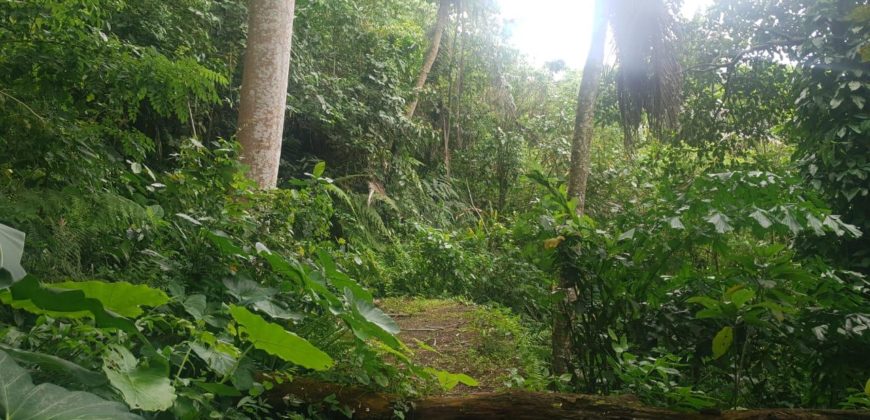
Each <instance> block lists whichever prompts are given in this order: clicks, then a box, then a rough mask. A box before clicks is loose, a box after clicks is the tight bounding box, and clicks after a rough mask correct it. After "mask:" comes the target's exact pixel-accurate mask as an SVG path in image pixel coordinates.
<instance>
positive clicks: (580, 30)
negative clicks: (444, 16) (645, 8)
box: [497, 0, 713, 68]
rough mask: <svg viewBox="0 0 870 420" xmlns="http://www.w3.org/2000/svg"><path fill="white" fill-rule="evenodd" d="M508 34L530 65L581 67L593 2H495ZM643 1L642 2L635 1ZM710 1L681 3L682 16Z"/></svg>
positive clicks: (561, 0) (574, 0) (505, 0)
mask: <svg viewBox="0 0 870 420" xmlns="http://www.w3.org/2000/svg"><path fill="white" fill-rule="evenodd" d="M497 1H498V3H499V6H500V7H501V12H502V13H501V14H502V17H503V18H504V20H505V28H506V29H507V30H508V33H510V34H511V37H510V39H511V43H512V44H513V45H514V46H515V47H516V48H518V49H519V50H520V51H522V52H523V53H525V54H526V55H527V56H528V57H529V58H530V59H531V61H532V62H533V63H535V64H543V63H546V62H548V61H552V60H558V59H562V60H565V63H566V64H567V65H568V66H569V67H574V68H578V67H580V66H581V65H582V64H583V60H584V59H585V57H586V51H587V50H588V49H589V35H590V32H591V28H590V26H591V25H592V10H593V4H594V3H595V0H497ZM637 1H646V0H637ZM712 1H713V0H684V1H683V10H682V13H683V15H684V16H686V17H691V16H693V15H694V14H695V13H696V12H697V11H699V10H703V9H704V8H706V7H708V6H709V5H710V4H711V3H712Z"/></svg>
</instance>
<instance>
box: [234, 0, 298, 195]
mask: <svg viewBox="0 0 870 420" xmlns="http://www.w3.org/2000/svg"><path fill="white" fill-rule="evenodd" d="M295 6H296V1H295V0H250V2H249V4H248V46H247V49H246V50H245V64H244V65H245V67H244V73H243V74H242V89H241V90H242V92H241V105H240V107H239V133H238V137H239V142H240V143H241V145H242V156H241V157H242V162H243V163H245V164H246V165H248V166H249V167H250V168H251V169H250V172H249V173H248V176H249V177H250V178H251V179H253V180H254V181H256V182H257V184H258V185H259V186H260V188H264V189H265V188H275V186H276V185H277V183H278V164H279V163H280V161H281V138H282V135H283V132H284V114H285V110H286V107H287V78H288V75H289V72H290V46H291V38H292V36H293V11H294V9H295Z"/></svg>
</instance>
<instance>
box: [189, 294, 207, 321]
mask: <svg viewBox="0 0 870 420" xmlns="http://www.w3.org/2000/svg"><path fill="white" fill-rule="evenodd" d="M206 308H208V302H207V300H206V297H205V295H190V296H188V297H187V299H185V300H184V311H185V312H187V313H188V314H190V316H192V317H193V319H195V320H197V321H199V320H200V319H202V317H204V316H205V311H206Z"/></svg>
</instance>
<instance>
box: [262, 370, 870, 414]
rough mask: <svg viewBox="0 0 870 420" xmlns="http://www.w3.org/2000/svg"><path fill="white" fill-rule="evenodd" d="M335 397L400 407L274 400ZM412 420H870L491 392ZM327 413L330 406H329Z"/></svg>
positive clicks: (379, 396) (436, 401)
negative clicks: (691, 409) (679, 408)
mask: <svg viewBox="0 0 870 420" xmlns="http://www.w3.org/2000/svg"><path fill="white" fill-rule="evenodd" d="M331 395H334V396H335V399H336V400H337V401H338V402H339V403H340V404H342V405H345V406H346V407H347V408H349V409H351V410H353V413H354V414H353V418H355V419H389V418H393V416H394V410H395V409H397V407H398V405H397V403H401V402H402V400H401V399H400V398H398V397H396V396H395V395H390V394H384V393H376V392H372V391H368V390H365V389H362V388H358V387H351V386H342V385H337V384H331V383H324V382H317V381H311V380H305V379H301V380H296V381H294V382H293V383H289V384H283V385H279V386H277V387H275V388H274V389H272V390H271V391H270V393H269V398H270V400H271V402H272V404H273V406H274V407H275V409H280V408H281V407H286V403H287V402H288V401H303V402H306V403H310V404H321V403H322V402H323V400H324V399H325V398H327V397H329V396H331ZM402 405H404V406H405V407H408V408H409V409H410V411H409V412H408V413H407V414H406V418H409V419H426V420H444V419H468V420H473V419H517V420H525V419H568V420H573V419H698V420H719V419H722V420H761V419H765V420H770V419H813V420H826V419H830V420H846V419H855V420H860V419H867V420H870V411H850V410H814V409H759V410H746V411H723V412H712V411H711V412H708V413H681V412H676V411H670V410H665V409H661V408H654V407H649V406H645V405H643V404H642V403H641V402H640V401H639V400H638V399H637V398H635V397H633V396H628V395H623V396H597V395H582V394H561V393H552V392H530V391H509V392H488V393H475V394H467V395H443V396H437V395H436V396H429V397H424V398H420V399H416V400H410V401H404V404H402ZM324 408H326V407H324Z"/></svg>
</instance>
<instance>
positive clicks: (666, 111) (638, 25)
mask: <svg viewBox="0 0 870 420" xmlns="http://www.w3.org/2000/svg"><path fill="white" fill-rule="evenodd" d="M611 1H612V3H611V5H610V23H611V29H612V30H613V37H614V43H615V46H616V50H617V59H618V70H617V75H616V79H617V97H618V102H619V111H620V115H621V118H622V126H623V130H625V146H626V149H627V150H631V149H632V147H633V143H634V138H635V135H636V134H637V130H638V129H639V128H640V125H641V122H642V119H643V116H644V115H646V116H647V122H648V124H649V128H650V129H651V130H652V132H653V133H655V134H656V135H661V134H662V133H663V132H664V130H666V129H671V128H675V127H676V125H677V122H678V115H679V111H680V106H681V90H682V84H683V76H682V68H681V66H680V63H679V61H678V60H677V21H676V19H675V18H674V16H675V15H676V10H675V5H674V3H673V2H672V1H669V0H643V1H636V0H611Z"/></svg>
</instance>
